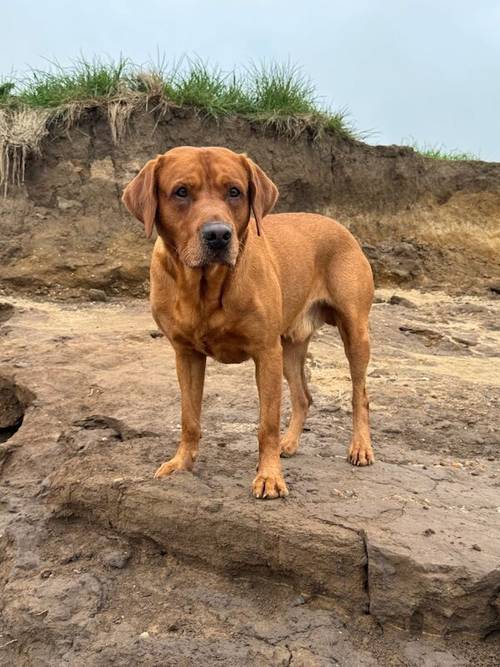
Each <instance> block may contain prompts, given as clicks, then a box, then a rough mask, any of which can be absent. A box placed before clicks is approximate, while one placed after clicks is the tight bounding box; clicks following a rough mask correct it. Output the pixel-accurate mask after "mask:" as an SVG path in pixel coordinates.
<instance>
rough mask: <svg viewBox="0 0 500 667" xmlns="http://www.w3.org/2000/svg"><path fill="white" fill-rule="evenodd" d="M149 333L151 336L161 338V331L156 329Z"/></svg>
mask: <svg viewBox="0 0 500 667" xmlns="http://www.w3.org/2000/svg"><path fill="white" fill-rule="evenodd" d="M149 335H150V336H151V338H163V333H162V332H161V331H158V329H156V330H154V331H150V332H149Z"/></svg>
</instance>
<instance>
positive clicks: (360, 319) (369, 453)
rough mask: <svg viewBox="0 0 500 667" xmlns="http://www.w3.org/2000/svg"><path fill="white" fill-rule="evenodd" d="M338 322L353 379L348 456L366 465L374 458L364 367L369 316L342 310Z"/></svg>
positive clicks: (367, 348)
mask: <svg viewBox="0 0 500 667" xmlns="http://www.w3.org/2000/svg"><path fill="white" fill-rule="evenodd" d="M337 326H338V328H339V331H340V335H341V337H342V341H343V343H344V349H345V353H346V356H347V359H348V360H349V367H350V370H351V379H352V419H353V433H352V441H351V445H350V447H349V451H348V454H347V459H348V461H350V462H351V463H352V464H353V465H356V466H365V465H370V464H371V463H373V462H374V461H375V457H374V455H373V449H372V445H371V437H370V424H369V411H368V408H369V406H368V398H367V395H366V369H367V366H368V362H369V360H370V336H369V332H368V317H367V316H364V315H360V313H351V314H349V312H344V313H341V314H339V317H338V318H337Z"/></svg>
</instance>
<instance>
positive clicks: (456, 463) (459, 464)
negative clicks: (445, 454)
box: [451, 461, 463, 468]
mask: <svg viewBox="0 0 500 667" xmlns="http://www.w3.org/2000/svg"><path fill="white" fill-rule="evenodd" d="M451 467H452V468H463V465H462V464H461V463H460V461H453V463H452V464H451Z"/></svg>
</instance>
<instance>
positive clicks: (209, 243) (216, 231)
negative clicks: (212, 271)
mask: <svg viewBox="0 0 500 667" xmlns="http://www.w3.org/2000/svg"><path fill="white" fill-rule="evenodd" d="M200 236H201V243H202V246H203V247H204V248H205V254H206V257H207V259H209V260H213V261H220V262H225V260H226V255H227V251H228V250H229V246H230V244H231V239H232V237H233V229H232V227H231V225H228V224H227V223H226V222H216V221H214V222H206V223H205V224H204V225H203V226H202V228H201V230H200Z"/></svg>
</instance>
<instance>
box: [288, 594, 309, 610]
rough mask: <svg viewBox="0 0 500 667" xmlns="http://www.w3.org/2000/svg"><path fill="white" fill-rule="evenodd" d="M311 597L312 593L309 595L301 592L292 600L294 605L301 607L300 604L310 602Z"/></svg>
mask: <svg viewBox="0 0 500 667" xmlns="http://www.w3.org/2000/svg"><path fill="white" fill-rule="evenodd" d="M310 599H311V596H310V595H307V593H301V594H300V595H298V596H297V597H296V598H295V600H294V601H293V602H292V607H300V605H302V604H306V602H309V600H310Z"/></svg>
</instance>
